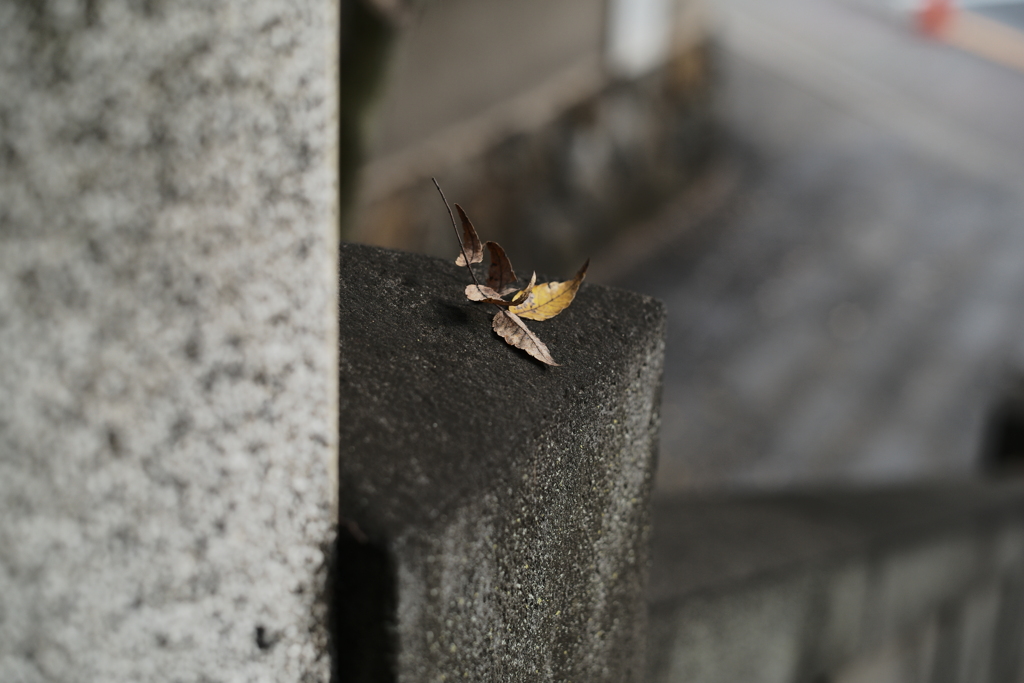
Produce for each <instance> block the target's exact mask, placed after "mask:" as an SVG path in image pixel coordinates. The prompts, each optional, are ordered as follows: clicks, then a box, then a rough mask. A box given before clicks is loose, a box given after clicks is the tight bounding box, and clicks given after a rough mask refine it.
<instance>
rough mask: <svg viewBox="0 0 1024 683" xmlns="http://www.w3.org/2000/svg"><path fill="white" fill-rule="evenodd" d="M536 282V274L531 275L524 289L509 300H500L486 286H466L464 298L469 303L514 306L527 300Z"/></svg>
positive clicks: (499, 296)
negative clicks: (477, 302)
mask: <svg viewBox="0 0 1024 683" xmlns="http://www.w3.org/2000/svg"><path fill="white" fill-rule="evenodd" d="M536 281H537V273H534V274H533V278H531V279H530V284H528V285H527V286H526V288H525V289H522V290H520V291H519V292H517V293H516V295H515V296H514V297H512V298H511V299H509V300H507V301H506V300H505V299H502V298H501V295H500V294H498V293H497V292H496V291H494V290H493V289H491V288H490V287H488V286H487V285H478V284H472V285H466V298H467V299H469V300H470V301H482V302H483V303H485V304H494V305H495V306H504V307H506V308H507V307H509V306H515V305H516V304H521V303H525V302H526V301H527V300H529V297H530V292H532V291H533V283H535V282H536Z"/></svg>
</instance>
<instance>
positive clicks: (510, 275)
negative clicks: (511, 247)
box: [487, 242, 518, 294]
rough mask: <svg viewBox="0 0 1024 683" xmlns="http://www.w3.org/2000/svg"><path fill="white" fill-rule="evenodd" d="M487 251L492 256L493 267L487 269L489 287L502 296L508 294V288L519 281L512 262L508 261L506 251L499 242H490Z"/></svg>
mask: <svg viewBox="0 0 1024 683" xmlns="http://www.w3.org/2000/svg"><path fill="white" fill-rule="evenodd" d="M487 251H488V253H489V254H490V256H491V267H490V268H488V269H487V286H488V287H490V288H492V289H494V290H496V291H498V292H501V293H502V294H508V293H509V292H508V291H506V290H507V289H508V286H509V285H511V284H513V283H514V282H515V281H516V280H517V279H518V278H517V277H516V273H515V271H514V270H512V262H511V261H509V260H508V256H506V255H505V250H504V249H502V248H501V245H500V244H498V243H497V242H488V243H487ZM512 291H515V289H514V288H513V289H512Z"/></svg>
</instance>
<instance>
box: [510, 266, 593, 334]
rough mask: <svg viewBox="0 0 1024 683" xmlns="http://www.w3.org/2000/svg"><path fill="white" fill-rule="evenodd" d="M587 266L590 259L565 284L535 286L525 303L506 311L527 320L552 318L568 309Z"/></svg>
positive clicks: (547, 283)
mask: <svg viewBox="0 0 1024 683" xmlns="http://www.w3.org/2000/svg"><path fill="white" fill-rule="evenodd" d="M589 265H590V259H587V262H586V263H584V264H583V267H582V268H580V269H579V272H577V273H576V277H574V278H573V279H571V280H567V281H566V282H545V283H543V284H539V285H536V286H535V287H534V288H533V292H532V293H531V297H530V298H529V299H528V300H527V301H524V302H523V303H521V304H519V305H518V306H513V307H512V308H510V309H508V310H509V311H510V312H512V313H515V314H516V315H518V316H519V317H521V318H528V319H529V320H547V319H548V318H554V317H555V316H556V315H558V314H559V313H561V312H562V311H564V310H565V309H566V308H568V307H569V304H571V303H572V300H573V299H574V298H576V291H577V290H578V289H579V288H580V285H581V284H583V278H585V277H586V276H587V266H589Z"/></svg>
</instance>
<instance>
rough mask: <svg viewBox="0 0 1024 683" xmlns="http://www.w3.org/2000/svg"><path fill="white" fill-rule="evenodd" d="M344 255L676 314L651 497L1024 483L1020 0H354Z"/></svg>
mask: <svg viewBox="0 0 1024 683" xmlns="http://www.w3.org/2000/svg"><path fill="white" fill-rule="evenodd" d="M343 12H344V16H343V22H342V26H343V29H342V31H343V36H342V50H343V53H342V93H343V95H342V98H343V101H342V112H343V114H342V143H341V168H342V174H341V178H342V196H343V199H344V201H343V204H344V206H345V213H344V218H343V238H344V239H346V240H349V241H357V242H365V243H370V244H377V245H382V246H388V247H395V248H401V249H407V250H412V251H422V252H426V253H431V254H436V255H441V256H446V257H451V256H453V255H454V253H455V248H456V245H455V243H454V237H453V236H452V234H451V227H450V225H449V224H448V222H447V214H446V212H445V211H444V207H443V205H442V204H441V202H440V200H439V199H438V197H437V195H436V193H435V191H434V189H433V186H432V185H431V183H430V177H431V176H437V178H438V179H439V181H440V182H441V184H442V186H443V187H444V188H445V190H446V193H447V195H448V197H449V199H450V200H451V201H457V202H459V203H461V204H462V205H463V206H464V207H465V208H466V209H467V211H468V213H469V215H470V216H471V217H472V218H473V221H474V223H475V224H476V226H477V228H478V230H479V231H480V233H481V236H482V238H483V239H485V240H486V239H493V240H497V241H499V242H501V243H502V244H503V246H505V248H506V250H507V251H508V252H509V255H510V257H511V259H512V261H513V263H514V264H515V265H516V266H517V267H518V268H519V269H520V270H521V271H526V272H529V271H530V270H534V269H536V270H538V271H539V272H542V273H547V274H549V275H551V276H553V277H563V276H566V277H567V276H569V275H570V274H571V273H572V272H574V271H575V269H576V268H577V267H578V265H579V264H580V263H581V262H582V261H583V259H584V258H586V257H588V256H589V257H591V259H592V260H591V264H592V265H591V271H590V275H589V276H588V279H589V280H590V281H591V282H600V283H602V284H611V285H615V286H621V287H625V288H629V289H633V290H636V291H640V292H643V293H646V294H649V295H652V296H655V297H658V298H659V299H661V300H662V301H664V302H665V303H666V305H667V306H668V310H669V321H670V323H669V342H668V350H667V358H666V375H665V385H664V403H663V410H662V446H661V459H660V464H659V473H658V482H657V485H658V491H659V492H661V493H668V492H672V491H679V490H688V489H695V488H699V489H701V490H707V489H743V488H747V489H749V488H768V487H770V488H773V489H775V488H779V487H790V486H802V485H807V484H859V483H865V484H867V483H887V482H892V483H896V482H901V481H906V480H931V479H948V478H952V477H960V476H964V475H969V474H972V473H976V472H979V471H987V472H1010V471H1012V470H1014V469H1015V468H1016V467H1017V462H1018V461H1020V462H1024V380H1022V379H1021V371H1022V369H1024V194H1022V192H1021V190H1022V189H1024V33H1022V31H1024V4H1017V3H1011V2H988V3H983V2H964V3H961V4H959V5H957V6H953V5H952V4H951V3H948V2H941V1H934V0H932V1H929V2H924V1H923V0H922V1H921V2H910V1H907V0H898V1H897V0H774V1H773V2H770V3H766V2H761V1H758V0H516V1H515V2H510V1H509V0H429V1H424V2H419V3H417V2H402V1H401V0H344V2H343Z"/></svg>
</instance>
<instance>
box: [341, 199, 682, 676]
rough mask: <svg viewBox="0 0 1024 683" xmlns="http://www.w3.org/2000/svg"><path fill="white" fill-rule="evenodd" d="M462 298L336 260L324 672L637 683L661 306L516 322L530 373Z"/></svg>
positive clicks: (581, 299) (408, 264)
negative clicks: (335, 501)
mask: <svg viewBox="0 0 1024 683" xmlns="http://www.w3.org/2000/svg"><path fill="white" fill-rule="evenodd" d="M438 209H439V210H438V214H439V215H438V220H443V219H444V217H445V216H444V208H443V207H442V206H441V205H440V202H438ZM452 241H453V249H452V251H453V252H454V251H455V250H456V248H455V247H454V235H453V238H452ZM469 282H470V281H469V279H468V274H467V273H466V271H465V269H464V268H459V267H456V266H455V265H454V263H453V262H452V261H451V260H447V261H442V260H439V259H434V258H430V257H426V256H418V255H414V254H404V253H401V252H394V251H387V250H383V249H376V248H372V247H363V246H357V245H343V247H342V249H341V288H340V295H339V301H340V306H341V336H340V339H341V355H340V366H341V367H340V374H341V427H340V435H341V440H340V458H339V462H340V468H341V476H340V490H341V495H340V499H339V501H340V502H339V505H340V512H341V515H342V519H343V521H344V522H345V524H344V525H343V526H342V529H344V532H343V533H341V534H340V535H341V544H342V546H343V547H344V548H345V552H344V554H343V557H344V558H345V560H346V562H345V563H344V564H343V566H342V567H341V569H340V571H339V577H338V591H339V596H338V598H339V600H338V603H339V606H340V607H339V611H338V614H337V617H338V621H337V623H336V628H337V633H338V638H337V642H338V651H339V662H338V665H339V668H340V669H341V670H343V671H348V672H353V673H352V680H391V679H389V678H388V676H391V675H394V676H395V677H396V678H397V680H398V681H410V682H412V681H417V682H419V681H424V682H426V681H430V682H434V681H445V680H447V681H456V680H460V681H461V680H469V681H502V682H505V683H508V682H516V681H522V682H527V681H528V682H530V683H535V682H537V681H570V680H571V681H588V682H589V683H598V682H601V681H607V682H608V683H626V682H639V681H641V680H642V679H643V675H644V652H645V644H646V603H645V599H644V597H645V592H644V591H645V585H646V577H647V540H648V536H649V524H648V503H649V494H650V488H651V474H652V470H653V467H654V453H655V446H656V441H657V432H658V424H659V423H658V400H659V387H660V381H661V372H662V359H663V353H664V333H665V318H664V308H663V307H662V306H661V304H660V303H658V302H657V301H654V300H653V299H650V298H647V297H643V296H640V295H639V294H633V293H630V292H624V291H621V290H615V289H611V288H607V287H598V286H594V285H590V284H588V283H584V285H583V287H582V288H581V289H580V291H579V294H578V296H577V297H576V300H575V302H574V303H573V304H572V306H570V307H569V308H568V309H567V310H566V311H564V312H563V313H562V314H561V315H559V316H558V317H556V318H554V319H552V320H548V321H544V322H534V321H530V322H529V325H530V328H531V329H532V330H533V331H534V332H535V333H536V334H537V335H538V336H539V337H540V338H541V339H542V340H543V341H544V342H545V343H547V345H548V347H549V348H550V350H551V352H552V354H553V355H554V357H555V359H556V360H557V361H558V362H559V363H561V366H560V367H548V366H544V365H541V364H540V363H539V362H537V361H535V360H533V359H532V358H530V357H528V356H527V355H526V354H525V353H523V352H522V351H519V350H517V349H514V348H512V347H510V346H508V345H506V344H505V343H504V341H502V340H501V339H500V338H499V337H498V336H497V335H496V334H495V333H494V332H492V330H491V318H492V316H493V315H494V309H493V308H492V307H490V306H487V305H484V304H474V303H469V302H467V301H466V300H465V297H464V290H465V287H466V285H467V284H468V283H469ZM355 672H358V674H359V675H360V676H364V677H365V678H360V677H359V676H357V675H356V673H355ZM374 676H378V677H380V678H375V677H374Z"/></svg>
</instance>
